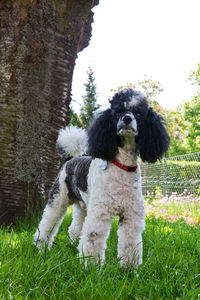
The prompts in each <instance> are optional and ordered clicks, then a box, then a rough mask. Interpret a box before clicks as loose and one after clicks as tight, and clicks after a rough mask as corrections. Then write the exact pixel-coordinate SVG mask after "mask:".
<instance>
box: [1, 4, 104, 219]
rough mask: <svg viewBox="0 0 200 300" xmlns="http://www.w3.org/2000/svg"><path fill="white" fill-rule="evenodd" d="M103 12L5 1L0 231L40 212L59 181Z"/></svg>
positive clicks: (86, 7) (84, 6)
mask: <svg viewBox="0 0 200 300" xmlns="http://www.w3.org/2000/svg"><path fill="white" fill-rule="evenodd" d="M97 4H98V0H87V1H86V0H1V1H0V26H1V27H0V224H6V223H11V222H13V221H14V219H15V218H16V217H18V216H23V215H24V214H25V213H26V212H27V211H29V212H34V211H35V210H38V209H39V208H41V207H42V206H43V204H44V198H45V196H46V194H47V193H48V190H49V188H50V186H51V184H52V182H53V180H54V179H55V177H56V174H57V171H58V167H59V163H58V157H57V154H56V149H55V144H56V138H57V133H58V130H59V129H60V128H61V127H63V126H64V125H65V124H66V123H67V120H68V119H69V103H70V100H71V99H70V95H71V83H72V75H73V69H74V65H75V60H76V58H77V53H78V52H79V51H81V50H82V49H83V48H84V47H86V46H87V45H88V43H89V39H90V36H91V23H92V21H93V13H92V12H91V8H92V7H93V6H94V5H97Z"/></svg>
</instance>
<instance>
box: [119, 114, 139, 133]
mask: <svg viewBox="0 0 200 300" xmlns="http://www.w3.org/2000/svg"><path fill="white" fill-rule="evenodd" d="M117 131H118V133H119V134H122V132H130V133H134V135H137V122H136V119H135V118H134V116H133V115H131V114H125V115H124V116H122V117H121V118H120V119H119V121H118V123H117Z"/></svg>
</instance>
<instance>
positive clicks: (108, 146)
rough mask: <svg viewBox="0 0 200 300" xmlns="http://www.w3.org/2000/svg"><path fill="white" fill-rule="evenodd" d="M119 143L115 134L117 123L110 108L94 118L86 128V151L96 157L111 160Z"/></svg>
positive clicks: (118, 137) (119, 140) (116, 151)
mask: <svg viewBox="0 0 200 300" xmlns="http://www.w3.org/2000/svg"><path fill="white" fill-rule="evenodd" d="M120 145H121V139H120V136H118V135H117V124H116V121H115V119H114V118H113V112H112V110H111V109H107V110H105V111H104V112H102V113H101V114H100V116H99V117H98V118H97V119H95V120H94V121H93V123H92V125H91V127H90V128H89V130H88V153H89V154H90V155H91V156H93V157H97V158H101V159H105V160H112V159H113V158H114V157H115V156H116V155H117V153H118V147H119V146H120Z"/></svg>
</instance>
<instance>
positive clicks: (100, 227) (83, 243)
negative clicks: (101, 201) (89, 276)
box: [78, 205, 111, 262]
mask: <svg viewBox="0 0 200 300" xmlns="http://www.w3.org/2000/svg"><path fill="white" fill-rule="evenodd" d="M110 219H111V217H110V215H109V214H107V213H106V211H105V209H104V207H103V206H102V207H98V205H96V206H95V207H90V208H88V211H87V217H86V219H85V222H84V224H83V229H82V233H81V238H80V242H79V246H78V249H79V252H80V256H82V255H84V256H85V257H88V256H89V257H91V259H92V261H95V262H98V260H99V259H100V262H103V261H104V259H105V249H106V240H107V238H108V235H109V231H110Z"/></svg>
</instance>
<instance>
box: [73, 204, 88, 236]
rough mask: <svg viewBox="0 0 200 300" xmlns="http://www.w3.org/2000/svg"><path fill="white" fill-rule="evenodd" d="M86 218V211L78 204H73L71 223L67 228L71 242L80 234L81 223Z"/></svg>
mask: <svg viewBox="0 0 200 300" xmlns="http://www.w3.org/2000/svg"><path fill="white" fill-rule="evenodd" d="M85 217H86V209H85V208H84V207H83V208H82V207H81V206H80V205H79V203H74V204H73V216H72V223H71V225H70V227H69V236H70V238H71V239H72V241H74V240H76V239H78V238H79V237H80V234H81V230H82V227H83V223H84V221H85Z"/></svg>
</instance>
